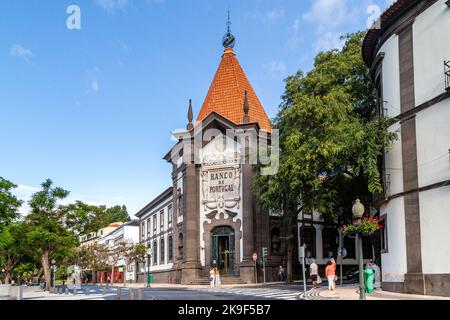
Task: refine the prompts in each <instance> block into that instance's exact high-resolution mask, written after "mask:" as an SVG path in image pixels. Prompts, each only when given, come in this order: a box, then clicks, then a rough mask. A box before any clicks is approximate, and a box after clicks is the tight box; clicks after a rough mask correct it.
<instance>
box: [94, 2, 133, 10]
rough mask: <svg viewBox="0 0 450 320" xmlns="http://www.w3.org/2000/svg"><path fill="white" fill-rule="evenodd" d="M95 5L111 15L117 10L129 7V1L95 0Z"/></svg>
mask: <svg viewBox="0 0 450 320" xmlns="http://www.w3.org/2000/svg"><path fill="white" fill-rule="evenodd" d="M95 4H97V5H98V6H99V7H100V8H102V9H103V10H105V11H107V12H108V13H111V12H114V11H116V10H125V8H126V7H127V6H128V0H95Z"/></svg>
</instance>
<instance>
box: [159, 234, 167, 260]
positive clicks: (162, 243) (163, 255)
mask: <svg viewBox="0 0 450 320" xmlns="http://www.w3.org/2000/svg"><path fill="white" fill-rule="evenodd" d="M164 240H165V239H164V237H161V249H160V251H159V252H160V256H161V258H160V261H161V264H164V261H165V260H164V259H165V258H166V257H165V255H166V248H165V241H164Z"/></svg>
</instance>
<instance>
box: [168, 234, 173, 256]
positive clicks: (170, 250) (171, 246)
mask: <svg viewBox="0 0 450 320" xmlns="http://www.w3.org/2000/svg"><path fill="white" fill-rule="evenodd" d="M172 260H173V238H172V236H171V235H170V236H169V261H172Z"/></svg>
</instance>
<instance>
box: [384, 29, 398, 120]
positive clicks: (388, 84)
mask: <svg viewBox="0 0 450 320" xmlns="http://www.w3.org/2000/svg"><path fill="white" fill-rule="evenodd" d="M380 52H384V54H385V56H384V59H383V73H382V79H383V100H384V101H385V102H384V103H383V106H384V108H386V109H387V116H389V117H395V116H397V115H399V114H400V66H399V59H398V54H399V45H398V36H397V35H394V36H392V37H390V38H389V39H388V40H387V41H386V42H385V43H384V44H383V46H382V47H381V49H380Z"/></svg>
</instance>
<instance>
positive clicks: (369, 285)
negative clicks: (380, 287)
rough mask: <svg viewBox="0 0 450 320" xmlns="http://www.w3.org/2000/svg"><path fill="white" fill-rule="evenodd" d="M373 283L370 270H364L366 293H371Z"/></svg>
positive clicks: (372, 275)
mask: <svg viewBox="0 0 450 320" xmlns="http://www.w3.org/2000/svg"><path fill="white" fill-rule="evenodd" d="M373 281H374V273H373V270H372V269H366V270H364V287H365V290H366V292H367V293H372V292H373V290H374V288H373Z"/></svg>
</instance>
